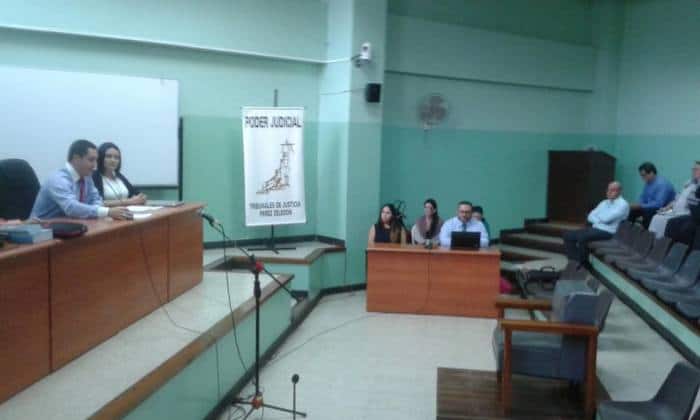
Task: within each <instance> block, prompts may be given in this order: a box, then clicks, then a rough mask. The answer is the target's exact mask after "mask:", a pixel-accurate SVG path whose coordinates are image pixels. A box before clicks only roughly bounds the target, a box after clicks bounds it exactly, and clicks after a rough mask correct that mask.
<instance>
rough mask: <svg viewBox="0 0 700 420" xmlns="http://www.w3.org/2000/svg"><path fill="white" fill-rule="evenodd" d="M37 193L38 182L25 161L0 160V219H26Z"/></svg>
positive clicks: (32, 170)
mask: <svg viewBox="0 0 700 420" xmlns="http://www.w3.org/2000/svg"><path fill="white" fill-rule="evenodd" d="M38 193H39V180H38V179H37V177H36V174H35V173H34V169H32V167H31V166H30V165H29V163H27V161H25V160H22V159H3V160H0V218H2V219H27V218H28V217H29V214H30V213H31V212H32V207H33V206H34V200H35V199H36V195H37V194H38Z"/></svg>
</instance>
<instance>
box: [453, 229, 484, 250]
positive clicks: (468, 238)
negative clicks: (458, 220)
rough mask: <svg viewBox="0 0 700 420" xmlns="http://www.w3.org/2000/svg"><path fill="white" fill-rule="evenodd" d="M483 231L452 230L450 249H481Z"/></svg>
mask: <svg viewBox="0 0 700 420" xmlns="http://www.w3.org/2000/svg"><path fill="white" fill-rule="evenodd" d="M480 243H481V232H452V242H451V243H450V249H479V246H480Z"/></svg>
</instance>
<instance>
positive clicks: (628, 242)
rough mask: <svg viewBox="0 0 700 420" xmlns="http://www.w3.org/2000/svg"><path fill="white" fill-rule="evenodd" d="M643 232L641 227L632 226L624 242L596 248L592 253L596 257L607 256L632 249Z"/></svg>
mask: <svg viewBox="0 0 700 420" xmlns="http://www.w3.org/2000/svg"><path fill="white" fill-rule="evenodd" d="M642 231H643V229H642V227H641V226H639V225H632V226H631V227H630V230H629V232H627V235H626V236H625V237H624V238H623V239H624V240H623V241H620V242H618V243H611V244H610V245H601V246H597V247H595V248H592V251H593V253H594V254H595V255H605V254H608V253H610V252H615V251H620V250H629V249H632V246H633V245H634V243H635V242H637V238H639V235H641V233H642Z"/></svg>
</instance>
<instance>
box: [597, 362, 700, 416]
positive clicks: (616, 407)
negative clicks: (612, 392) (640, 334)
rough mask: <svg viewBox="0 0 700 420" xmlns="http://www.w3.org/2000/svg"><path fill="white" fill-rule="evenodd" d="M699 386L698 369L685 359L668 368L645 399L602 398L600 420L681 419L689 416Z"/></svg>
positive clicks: (599, 408)
mask: <svg viewBox="0 0 700 420" xmlns="http://www.w3.org/2000/svg"><path fill="white" fill-rule="evenodd" d="M698 386H700V370H699V369H697V368H696V367H694V366H693V365H691V364H690V363H688V362H678V363H676V365H675V366H674V367H673V369H671V372H670V373H669V374H668V376H667V377H666V380H665V381H664V383H663V384H662V385H661V388H659V390H658V391H657V393H656V395H654V397H653V398H652V399H650V400H647V401H603V402H601V403H600V404H599V405H598V418H599V419H600V420H637V419H654V420H684V419H687V418H688V416H690V410H691V409H692V408H693V402H694V401H695V396H696V394H697V393H698Z"/></svg>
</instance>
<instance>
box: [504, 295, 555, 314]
mask: <svg viewBox="0 0 700 420" xmlns="http://www.w3.org/2000/svg"><path fill="white" fill-rule="evenodd" d="M494 303H495V305H496V307H497V308H500V309H505V308H512V309H530V310H535V309H539V310H543V311H548V310H550V309H552V302H550V301H548V300H542V299H513V298H510V297H506V296H498V297H496V300H495V302H494Z"/></svg>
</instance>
